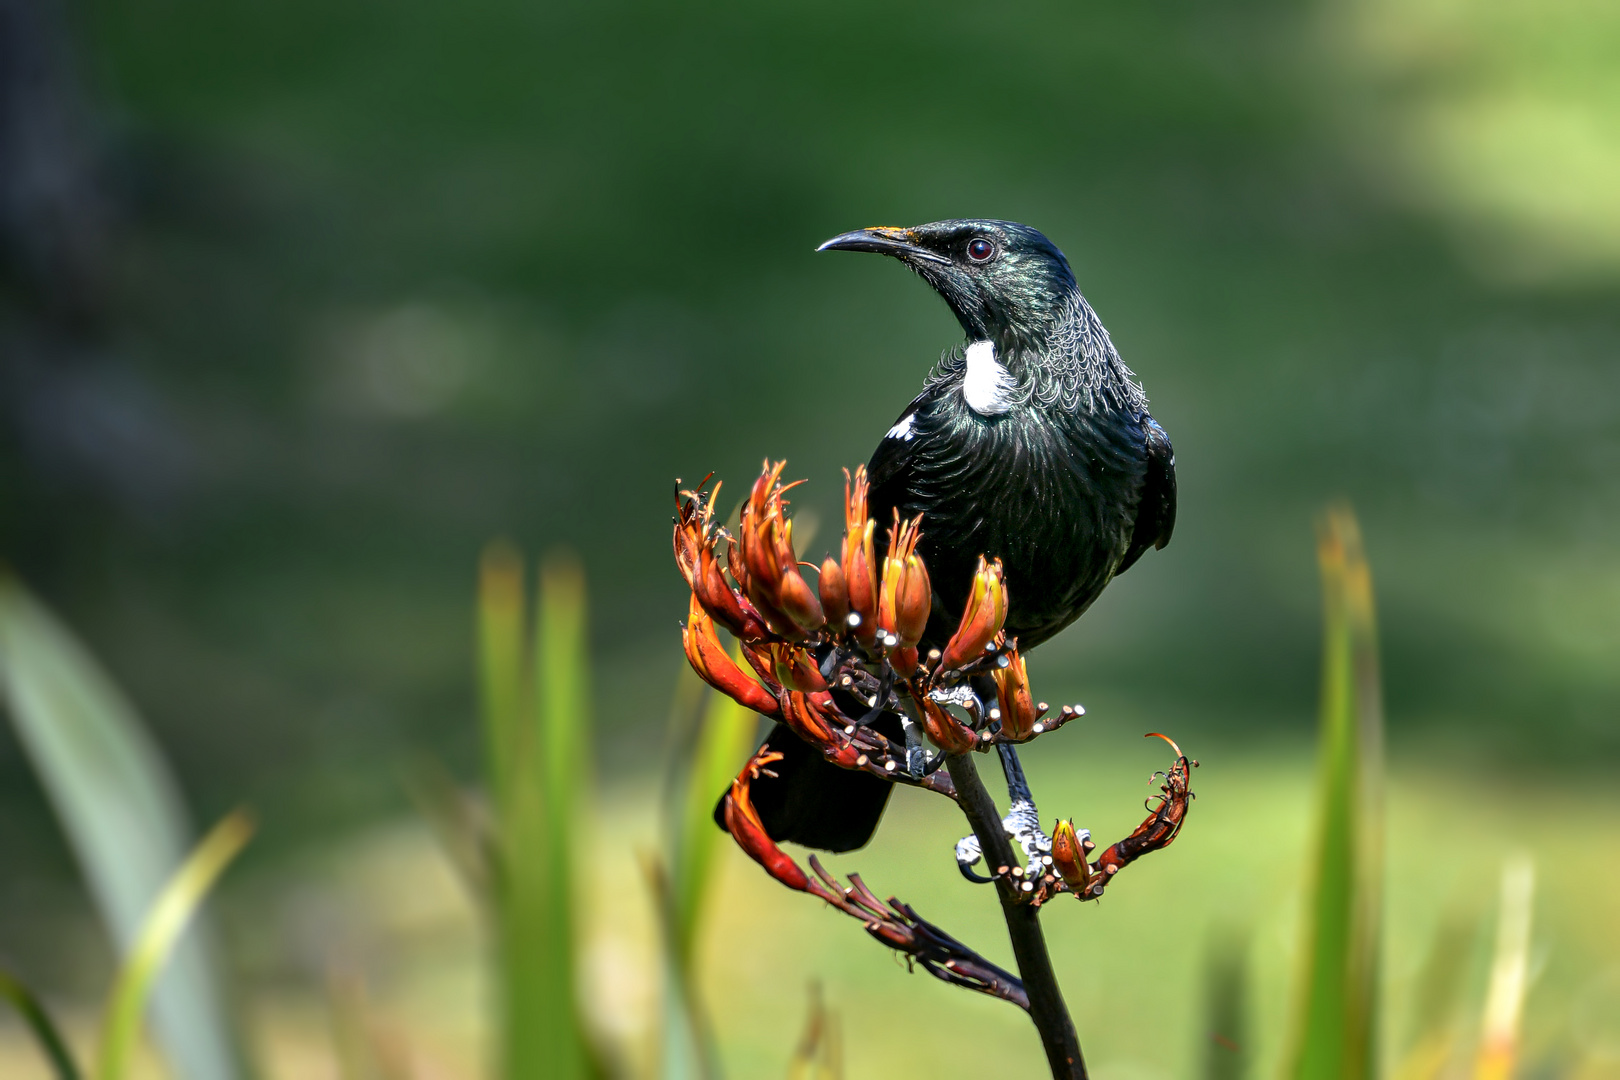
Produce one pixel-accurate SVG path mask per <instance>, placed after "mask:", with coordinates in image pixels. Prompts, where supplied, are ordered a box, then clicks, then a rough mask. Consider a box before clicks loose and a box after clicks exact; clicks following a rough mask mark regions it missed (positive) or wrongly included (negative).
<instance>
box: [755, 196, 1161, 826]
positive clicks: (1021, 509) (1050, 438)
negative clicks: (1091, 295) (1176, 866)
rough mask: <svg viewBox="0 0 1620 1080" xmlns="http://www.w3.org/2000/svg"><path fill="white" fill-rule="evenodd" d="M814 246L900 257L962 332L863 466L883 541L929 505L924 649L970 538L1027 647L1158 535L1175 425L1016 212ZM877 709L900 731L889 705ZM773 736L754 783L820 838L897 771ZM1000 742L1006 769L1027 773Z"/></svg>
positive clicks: (943, 618) (874, 814)
mask: <svg viewBox="0 0 1620 1080" xmlns="http://www.w3.org/2000/svg"><path fill="white" fill-rule="evenodd" d="M816 250H817V251H867V252H875V253H877V254H879V255H888V256H890V257H891V258H895V259H899V260H900V261H901V262H902V263H904V264H905V265H906V266H908V267H909V268H910V269H911V270H912V271H913V272H915V273H916V274H917V275H918V276H919V277H921V278H922V279H923V280H924V281H926V282H928V284H929V285H931V286H933V288H934V290H935V291H936V292H938V293H939V295H940V296H941V297H943V298H944V300H945V303H946V304H947V305H949V306H950V309H951V311H952V312H953V313H954V314H955V315H956V319H957V321H958V322H959V323H961V324H962V330H963V332H964V333H965V334H966V341H965V342H964V344H963V345H962V346H959V347H957V348H956V349H953V350H950V351H948V352H947V353H946V354H945V355H944V357H943V358H942V359H941V361H940V363H939V364H938V365H937V366H936V367H935V369H934V371H933V373H932V374H931V375H930V376H929V378H928V380H927V383H926V385H925V387H924V389H923V392H922V393H921V394H919V395H917V397H916V399H915V400H913V401H912V402H911V404H910V405H908V406H906V408H905V410H904V411H903V412H901V414H900V416H899V417H898V419H896V421H895V423H894V425H893V426H892V427H890V428H889V430H888V433H887V434H886V435H884V437H883V439H882V441H881V442H879V443H878V447H877V450H876V451H875V452H874V453H873V454H872V460H871V462H870V464H869V465H868V466H867V474H868V477H869V480H870V483H871V491H870V495H869V504H868V505H869V507H870V510H871V513H872V516H873V517H874V518H876V519H877V522H878V530H879V533H878V537H877V550H878V551H883V550H885V547H886V540H885V536H884V534H885V533H886V531H887V526H888V525H889V523H890V522H891V521H892V520H893V513H894V511H899V514H900V516H901V517H902V518H909V517H912V516H914V515H916V514H919V513H920V514H922V515H923V521H922V542H921V544H920V546H919V549H918V550H919V551H920V552H921V553H922V556H923V558H924V560H925V561H926V563H927V565H928V570H929V578H930V580H931V582H932V584H933V588H934V597H933V608H932V614H931V616H930V620H929V625H928V632H927V635H926V636H925V637H924V639H923V643H922V648H923V650H924V651H926V650H927V649H929V648H938V647H942V646H943V645H944V643H945V641H946V640H947V639H948V638H949V637H950V634H951V632H952V630H954V629H955V625H956V621H957V619H958V618H959V617H960V614H961V611H962V607H963V605H964V604H965V603H966V601H967V598H968V590H969V588H970V585H971V582H972V578H973V571H974V568H975V566H976V565H977V563H978V558H979V556H980V555H981V554H983V555H986V556H989V557H991V558H998V557H999V558H1000V559H1001V560H1002V563H1003V565H1004V567H1005V571H1006V581H1007V592H1008V612H1007V620H1006V624H1005V626H1006V631H1007V634H1008V636H1009V637H1012V638H1016V639H1017V640H1018V646H1019V649H1020V650H1021V651H1024V652H1027V651H1028V650H1029V649H1031V648H1034V647H1035V646H1037V645H1039V644H1041V643H1042V642H1044V641H1046V640H1047V639H1048V638H1050V637H1052V635H1054V634H1056V633H1057V632H1058V631H1060V630H1062V629H1063V628H1064V627H1065V626H1068V625H1069V624H1070V623H1072V622H1074V620H1075V619H1077V618H1079V617H1080V616H1081V615H1082V614H1083V613H1084V612H1085V610H1086V609H1087V608H1088V607H1090V606H1091V603H1092V601H1094V600H1096V599H1097V596H1098V595H1099V594H1100V593H1101V592H1102V590H1103V588H1104V587H1105V586H1106V585H1107V584H1108V582H1109V581H1111V580H1112V579H1113V578H1114V577H1115V575H1117V574H1122V573H1124V572H1125V571H1126V570H1128V569H1130V567H1131V566H1132V565H1133V564H1134V563H1135V562H1136V560H1137V559H1139V558H1140V557H1141V555H1142V553H1143V552H1144V551H1146V550H1147V549H1148V548H1150V547H1151V548H1162V547H1164V545H1165V544H1166V543H1168V542H1169V540H1170V532H1171V529H1172V528H1173V527H1174V525H1175V518H1176V466H1175V455H1174V453H1173V452H1172V450H1171V447H1170V438H1169V436H1167V435H1166V434H1165V432H1164V429H1163V428H1162V427H1160V426H1159V425H1158V423H1157V422H1156V421H1155V420H1154V419H1153V417H1152V416H1150V415H1149V414H1148V407H1147V406H1148V403H1147V397H1146V395H1145V394H1143V392H1142V387H1141V384H1140V383H1138V382H1137V381H1136V380H1135V377H1134V376H1133V375H1132V373H1131V370H1130V369H1129V368H1127V367H1126V366H1125V364H1124V362H1123V361H1122V360H1121V359H1120V357H1119V353H1118V352H1116V351H1115V349H1114V345H1113V342H1111V341H1110V340H1109V338H1108V331H1107V330H1105V329H1103V325H1102V323H1101V322H1100V321H1099V320H1098V319H1097V314H1096V312H1094V311H1092V309H1091V305H1090V304H1088V303H1086V300H1085V297H1083V296H1081V295H1080V290H1079V288H1078V287H1077V286H1076V285H1075V280H1074V274H1073V273H1072V272H1071V271H1070V269H1069V263H1068V260H1067V259H1065V258H1064V257H1063V253H1062V252H1061V251H1059V250H1058V249H1057V247H1056V246H1054V245H1053V244H1052V242H1051V241H1050V240H1048V239H1047V238H1046V237H1045V236H1043V235H1041V234H1040V233H1039V232H1037V231H1035V230H1034V229H1032V228H1029V227H1028V226H1026V225H1019V224H1016V223H1014V222H1010V221H991V220H957V221H938V222H934V223H933V224H931V225H919V226H917V227H915V228H910V229H903V228H871V229H858V230H856V231H854V232H849V233H844V234H843V235H841V236H835V237H833V238H832V239H831V240H828V241H827V242H826V243H824V244H822V245H821V246H820V247H819V248H817V249H816ZM885 723H887V725H888V726H889V727H892V728H895V729H896V730H893V731H888V732H886V733H887V734H889V735H890V737H891V738H896V739H897V740H898V738H899V737H900V734H901V733H900V731H899V730H898V727H899V725H900V723H901V721H900V718H899V717H897V716H895V717H890V718H886V720H885V721H879V728H880V730H881V729H882V728H883V727H884V726H885ZM767 741H768V743H769V745H770V748H771V749H774V750H777V751H779V752H781V753H783V754H784V755H785V756H784V758H783V760H782V761H780V762H777V763H776V765H775V766H773V771H774V772H775V773H776V776H775V777H774V778H762V781H761V782H759V783H757V784H756V785H755V787H754V792H753V797H754V804H755V807H756V808H757V809H758V811H759V813H760V816H761V818H762V820H763V822H764V825H765V828H766V831H767V832H768V833H769V834H770V835H771V837H772V838H773V839H776V840H778V841H783V840H792V841H797V842H798V843H801V844H804V845H806V846H807V847H816V848H825V849H827V850H830V851H849V850H852V849H854V848H858V847H861V846H862V845H864V844H865V843H866V842H867V840H868V839H870V838H871V835H872V833H873V831H874V830H875V829H876V828H877V824H878V820H879V819H880V818H881V817H882V815H883V808H884V806H885V805H886V803H887V802H888V797H889V790H890V788H891V787H892V786H893V785H892V784H889V783H887V782H885V781H884V780H881V779H879V778H877V777H874V776H871V775H869V774H866V773H863V772H853V771H848V770H845V769H840V768H838V767H837V766H835V765H832V764H830V763H829V762H827V761H825V760H824V759H823V758H822V757H821V755H820V754H819V753H818V752H817V751H815V750H813V749H812V748H811V747H809V746H808V745H807V744H805V743H804V742H803V741H801V740H800V739H799V738H798V736H796V735H794V734H793V733H792V732H791V731H790V730H788V729H787V728H786V727H785V726H783V725H780V724H779V725H778V726H777V728H776V730H775V731H773V732H772V733H771V735H770V737H769V739H768V740H767ZM1004 750H1005V751H1006V752H1005V753H1004V754H1003V762H1004V764H1005V765H1006V767H1007V771H1008V781H1009V785H1013V784H1015V783H1017V784H1019V785H1021V781H1022V777H1021V773H1019V772H1018V764H1017V758H1016V756H1015V755H1014V754H1013V753H1012V748H1011V747H1010V746H1008V747H1004ZM1015 800H1016V796H1015ZM1031 809H1033V807H1031Z"/></svg>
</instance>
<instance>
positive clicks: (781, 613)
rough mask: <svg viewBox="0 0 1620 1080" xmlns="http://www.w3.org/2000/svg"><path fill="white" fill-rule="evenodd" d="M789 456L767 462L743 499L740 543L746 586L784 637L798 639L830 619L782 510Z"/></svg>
mask: <svg viewBox="0 0 1620 1080" xmlns="http://www.w3.org/2000/svg"><path fill="white" fill-rule="evenodd" d="M786 464H787V462H785V461H779V462H777V463H776V464H775V465H774V466H772V465H771V464H770V463H769V462H766V467H765V469H764V471H763V472H762V473H761V474H760V477H759V479H758V480H756V481H754V487H753V490H752V491H751V492H750V493H749V496H748V501H747V502H746V503H744V504H743V511H742V522H741V528H740V530H739V533H740V535H739V537H738V544H739V546H740V547H741V549H742V563H743V565H744V566H745V567H746V574H745V577H746V584H745V585H744V591H745V592H746V593H747V594H748V599H749V600H751V601H752V602H753V604H754V607H756V608H758V609H759V613H760V615H761V616H762V617H763V618H764V620H765V624H766V625H767V626H768V627H769V628H770V629H771V631H772V632H773V633H775V634H776V635H778V636H779V637H785V638H788V639H789V640H793V641H797V640H799V639H801V638H803V637H804V636H805V635H806V634H807V633H809V632H812V631H815V630H818V629H820V628H821V627H822V625H823V624H824V623H825V622H826V619H825V618H824V617H823V616H822V613H821V601H820V600H818V599H816V594H815V593H814V592H813V591H812V590H811V588H810V586H809V585H807V584H805V580H804V577H803V576H802V575H801V574H800V573H799V563H798V557H797V556H796V555H795V554H794V551H793V528H792V523H791V522H789V521H788V520H787V519H786V518H785V517H784V516H783V513H782V510H783V507H784V506H786V505H787V500H786V499H784V498H783V497H782V495H783V493H784V492H786V491H787V490H788V489H789V488H791V487H793V485H792V484H789V485H787V487H784V486H782V484H781V483H780V482H779V480H780V477H781V475H782V468H783V466H784V465H786Z"/></svg>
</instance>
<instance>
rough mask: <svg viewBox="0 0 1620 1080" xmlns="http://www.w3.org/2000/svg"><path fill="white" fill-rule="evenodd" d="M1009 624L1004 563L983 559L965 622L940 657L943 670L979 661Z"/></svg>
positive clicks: (965, 611)
mask: <svg viewBox="0 0 1620 1080" xmlns="http://www.w3.org/2000/svg"><path fill="white" fill-rule="evenodd" d="M1006 621H1007V585H1006V582H1005V581H1004V580H1003V579H1002V571H1001V560H1000V559H996V560H994V561H992V562H989V563H986V562H985V559H984V556H983V555H981V556H979V569H978V570H977V571H976V572H975V573H974V575H973V590H972V592H971V593H969V594H968V602H967V606H965V607H964V608H963V609H962V621H961V622H960V623H959V624H958V625H957V627H956V633H954V634H952V635H951V640H950V641H949V642H947V643H946V645H945V653H944V655H943V656H942V657H940V661H939V667H940V670H941V671H949V670H950V669H952V668H959V667H964V666H966V665H967V664H971V663H972V662H973V661H975V660H977V659H979V657H980V656H982V655H983V654H984V650H985V647H986V646H988V645H989V644H990V643H991V642H992V641H994V640H996V635H997V634H999V633H1001V625H1002V623H1004V622H1006Z"/></svg>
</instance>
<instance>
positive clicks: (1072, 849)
mask: <svg viewBox="0 0 1620 1080" xmlns="http://www.w3.org/2000/svg"><path fill="white" fill-rule="evenodd" d="M1052 867H1053V869H1055V870H1056V871H1057V872H1058V876H1059V877H1061V878H1062V879H1063V884H1065V885H1067V886H1068V887H1069V891H1070V892H1072V893H1074V895H1076V896H1078V897H1080V898H1081V899H1082V900H1083V899H1085V896H1086V890H1087V889H1089V888H1090V887H1091V881H1092V878H1093V877H1094V875H1093V874H1092V872H1091V864H1090V863H1088V862H1087V861H1086V850H1085V847H1084V846H1083V845H1082V844H1081V842H1080V834H1079V833H1077V832H1075V831H1074V822H1072V821H1069V820H1066V819H1065V820H1062V821H1059V822H1058V823H1057V826H1056V827H1055V828H1053V830H1052Z"/></svg>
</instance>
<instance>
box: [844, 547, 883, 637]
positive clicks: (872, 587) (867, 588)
mask: <svg viewBox="0 0 1620 1080" xmlns="http://www.w3.org/2000/svg"><path fill="white" fill-rule="evenodd" d="M876 530H877V522H875V521H873V520H871V519H870V518H868V519H867V522H866V524H864V525H862V526H861V527H860V528H858V529H857V530H855V532H853V533H852V534H850V535H849V536H846V537H845V538H844V582H845V584H846V585H847V587H848V588H849V610H850V614H852V615H855V616H858V617H859V618H860V622H858V623H856V624H855V638H856V640H857V641H859V642H860V643H861V644H862V645H865V646H866V647H867V648H871V647H872V646H873V645H875V644H876V642H877V632H878V585H877V556H876V555H875V554H874V553H873V551H872V536H873V533H874V532H875V531H876Z"/></svg>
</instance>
